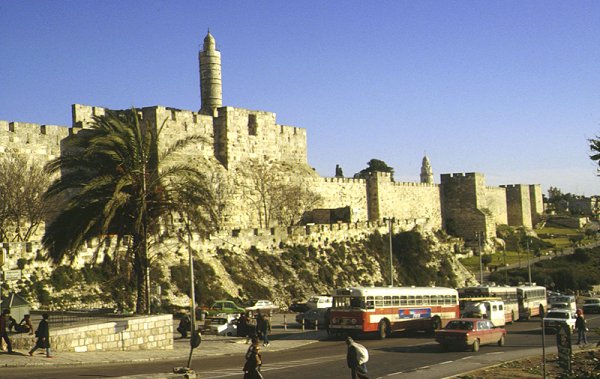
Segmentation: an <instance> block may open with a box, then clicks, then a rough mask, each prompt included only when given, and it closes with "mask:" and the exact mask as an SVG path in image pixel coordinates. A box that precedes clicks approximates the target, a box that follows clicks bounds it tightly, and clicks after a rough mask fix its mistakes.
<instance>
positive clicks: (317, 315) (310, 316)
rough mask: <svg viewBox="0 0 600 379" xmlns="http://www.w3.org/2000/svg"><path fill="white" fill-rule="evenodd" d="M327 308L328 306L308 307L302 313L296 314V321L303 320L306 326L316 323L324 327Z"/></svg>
mask: <svg viewBox="0 0 600 379" xmlns="http://www.w3.org/2000/svg"><path fill="white" fill-rule="evenodd" d="M328 310H329V308H317V309H309V310H308V311H306V312H304V313H300V314H298V315H296V322H298V323H299V324H302V321H303V320H304V326H305V327H307V328H314V327H315V325H318V327H319V328H326V327H327V311H328Z"/></svg>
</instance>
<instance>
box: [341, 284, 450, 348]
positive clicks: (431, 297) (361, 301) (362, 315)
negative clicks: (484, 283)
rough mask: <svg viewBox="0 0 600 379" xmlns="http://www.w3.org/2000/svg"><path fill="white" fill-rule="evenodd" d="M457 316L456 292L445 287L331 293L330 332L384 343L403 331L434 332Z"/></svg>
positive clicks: (372, 289) (343, 289) (387, 288)
mask: <svg viewBox="0 0 600 379" xmlns="http://www.w3.org/2000/svg"><path fill="white" fill-rule="evenodd" d="M459 316H460V310H459V307H458V292H457V291H456V290H455V289H453V288H444V287H350V288H340V289H337V290H335V291H334V293H333V307H332V308H331V311H330V315H329V332H330V333H331V334H333V335H357V334H360V333H373V332H376V333H377V334H378V336H379V338H381V339H383V338H386V337H387V336H389V335H390V334H391V333H393V332H396V331H402V330H427V331H433V330H436V329H439V328H441V327H442V326H444V325H446V323H447V322H448V321H449V320H451V319H454V318H458V317H459Z"/></svg>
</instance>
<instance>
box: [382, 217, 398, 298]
mask: <svg viewBox="0 0 600 379" xmlns="http://www.w3.org/2000/svg"><path fill="white" fill-rule="evenodd" d="M383 221H387V222H388V225H389V244H390V287H393V286H394V264H393V259H392V258H393V256H392V234H393V232H394V221H396V219H395V218H394V217H386V218H384V219H383Z"/></svg>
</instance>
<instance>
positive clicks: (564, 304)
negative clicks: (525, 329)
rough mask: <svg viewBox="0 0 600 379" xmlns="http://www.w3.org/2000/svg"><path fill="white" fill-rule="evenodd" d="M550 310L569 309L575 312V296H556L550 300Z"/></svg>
mask: <svg viewBox="0 0 600 379" xmlns="http://www.w3.org/2000/svg"><path fill="white" fill-rule="evenodd" d="M548 305H549V306H550V309H568V310H571V311H573V312H575V311H576V310H577V304H576V302H575V296H573V295H554V296H552V297H549V298H548Z"/></svg>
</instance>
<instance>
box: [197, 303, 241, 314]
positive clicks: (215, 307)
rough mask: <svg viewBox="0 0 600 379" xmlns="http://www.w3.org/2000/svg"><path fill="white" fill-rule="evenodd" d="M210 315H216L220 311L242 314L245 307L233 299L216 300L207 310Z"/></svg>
mask: <svg viewBox="0 0 600 379" xmlns="http://www.w3.org/2000/svg"><path fill="white" fill-rule="evenodd" d="M205 313H206V314H207V315H208V316H214V315H217V314H220V313H227V314H240V313H244V308H242V307H240V306H238V305H237V304H236V303H234V302H233V301H231V300H219V301H215V302H214V303H213V304H212V305H211V306H210V307H209V308H208V309H206V310H205Z"/></svg>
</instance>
